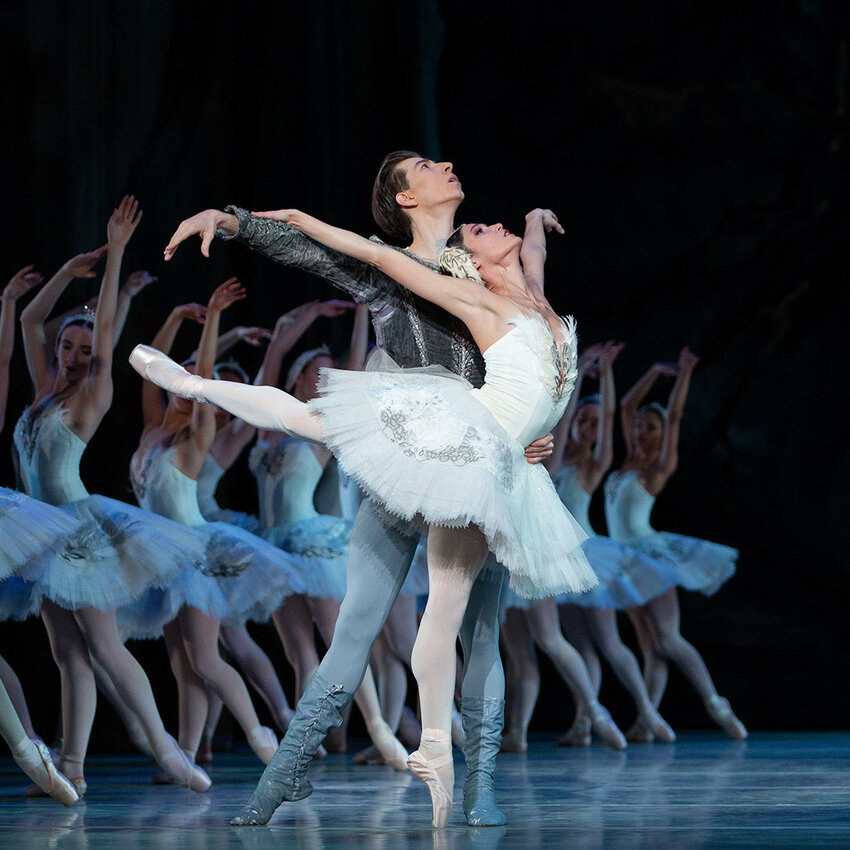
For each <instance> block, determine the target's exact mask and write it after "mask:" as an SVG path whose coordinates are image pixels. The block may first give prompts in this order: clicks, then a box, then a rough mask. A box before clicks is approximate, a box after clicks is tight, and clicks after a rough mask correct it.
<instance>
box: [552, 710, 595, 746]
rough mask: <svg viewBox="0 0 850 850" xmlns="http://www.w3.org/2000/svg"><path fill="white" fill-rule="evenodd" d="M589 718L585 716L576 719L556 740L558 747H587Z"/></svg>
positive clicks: (588, 743)
mask: <svg viewBox="0 0 850 850" xmlns="http://www.w3.org/2000/svg"><path fill="white" fill-rule="evenodd" d="M590 727H591V722H590V718H589V717H588V716H587V715H582V716H580V717H577V718H576V719H575V721H574V722H573V725H572V726H571V727H570V728H569V729H568V730H567V731H566V732H564V734H563V735H561V737H560V738H558V740H557V742H556V743H557V744H558V746H559V747H589V746H590Z"/></svg>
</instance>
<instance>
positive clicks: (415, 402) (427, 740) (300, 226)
mask: <svg viewBox="0 0 850 850" xmlns="http://www.w3.org/2000/svg"><path fill="white" fill-rule="evenodd" d="M270 215H272V216H273V217H276V218H279V219H280V220H282V221H285V222H287V223H289V224H290V226H292V227H294V228H295V229H297V230H301V231H302V232H304V233H306V234H307V235H308V236H310V237H311V238H313V239H316V240H317V241H319V242H321V243H322V244H324V245H326V246H327V247H329V248H331V249H333V250H336V251H339V252H340V253H343V254H346V255H348V256H353V257H355V258H357V259H359V260H361V261H362V262H366V263H368V264H370V265H374V266H375V267H377V268H380V269H381V270H383V271H384V272H385V273H386V274H388V275H389V276H391V277H392V278H394V279H395V280H398V281H399V283H401V284H402V285H404V286H405V287H406V288H409V289H411V290H413V291H414V292H416V293H417V294H418V295H420V296H421V297H426V298H428V299H430V300H432V301H433V302H434V303H436V304H437V305H439V306H441V307H443V308H444V309H446V310H447V311H448V312H450V313H452V314H453V315H455V316H457V318H459V319H461V320H462V321H463V322H464V323H465V324H466V325H467V327H468V328H469V330H470V333H471V334H472V337H473V339H474V340H475V341H476V344H477V345H478V347H479V349H480V351H481V352H482V354H483V356H484V359H485V363H486V367H487V378H486V380H485V383H484V385H483V386H482V387H481V388H480V389H473V388H472V386H471V385H470V384H469V383H468V382H467V381H465V380H463V379H460V378H458V376H455V375H452V374H451V373H449V372H447V371H445V370H434V369H426V370H422V371H413V370H409V369H408V370H399V369H398V368H395V369H390V370H388V371H367V372H360V373H350V372H340V371H337V370H329V371H327V372H325V373H324V375H323V382H322V394H321V397H320V398H319V399H315V400H313V401H312V402H311V403H310V404H309V405H306V404H303V403H302V402H299V401H298V400H296V399H294V398H292V397H291V396H288V395H286V394H284V393H280V392H279V391H274V390H272V392H271V393H268V392H264V393H257V392H256V388H249V387H239V386H236V387H228V388H227V390H226V391H225V392H221V389H216V386H215V382H210V381H203V380H202V379H199V378H198V377H197V376H191V375H189V374H188V373H186V372H185V370H183V369H181V367H179V366H177V364H175V363H173V361H170V360H169V359H168V358H165V357H163V356H162V355H160V354H159V353H158V352H155V351H153V350H151V349H149V348H146V347H144V346H141V347H137V348H136V349H135V351H134V354H133V355H132V356H131V362H134V365H136V367H137V368H138V369H139V370H140V371H141V372H142V373H143V374H145V375H146V376H147V377H149V378H150V379H152V380H154V381H155V382H157V383H160V384H161V385H165V386H167V387H169V388H170V389H171V390H172V391H174V390H177V391H178V392H179V393H183V394H186V395H189V396H191V397H193V398H196V399H202V400H205V401H212V402H213V403H216V404H219V405H221V406H225V407H227V408H228V409H230V410H232V411H233V412H234V413H235V414H236V415H239V416H241V417H242V418H244V419H246V421H249V422H253V423H254V424H256V425H257V426H258V427H267V428H276V429H280V430H285V431H287V432H288V433H291V434H293V435H295V436H298V437H300V438H303V439H309V440H313V441H318V442H325V443H326V444H328V445H329V447H331V448H332V450H333V451H334V454H335V455H336V456H337V458H338V460H339V462H340V465H341V466H342V468H343V470H344V471H345V472H346V473H347V474H349V475H351V476H352V477H353V478H355V479H356V480H357V481H358V482H359V483H360V484H361V486H363V488H364V490H366V492H367V493H369V495H370V496H372V498H373V499H376V500H379V501H380V502H381V503H382V504H384V505H385V506H386V508H387V509H388V510H389V511H390V512H391V513H395V514H398V515H399V516H401V517H402V518H405V519H408V520H409V519H412V518H413V517H414V516H420V515H421V516H422V517H423V518H424V520H425V521H426V522H428V523H429V524H430V529H429V537H428V570H429V598H428V604H427V607H426V609H425V614H424V616H423V619H422V623H421V625H420V629H419V635H418V637H417V640H416V646H415V647H414V652H413V666H414V673H415V675H416V677H417V680H418V683H419V693H420V700H421V704H422V718H423V733H422V740H421V743H420V748H419V750H417V751H416V752H414V753H413V754H412V755H411V756H410V758H409V759H408V765H409V766H410V768H411V770H412V772H413V773H414V774H415V775H417V776H418V777H419V778H421V779H422V780H423V781H424V782H425V783H426V785H427V787H428V790H429V792H430V795H431V803H432V821H433V823H434V825H435V826H445V825H446V823H447V821H448V816H449V814H450V812H451V807H452V792H453V785H454V782H453V776H454V768H453V762H452V756H451V733H450V726H451V705H452V696H453V692H454V679H455V676H454V664H453V661H454V657H455V642H456V640H457V636H458V632H459V629H460V626H461V620H462V618H463V613H464V611H465V609H466V604H467V601H468V599H469V593H470V589H471V586H472V582H473V581H474V579H475V577H476V575H477V574H478V572H479V571H480V569H481V567H482V565H483V563H484V560H485V558H486V555H487V550H488V548H489V549H491V550H492V551H493V553H494V554H495V555H496V557H497V558H498V559H499V561H500V562H501V563H502V564H503V565H504V566H505V567H506V568H507V570H508V571H509V572H510V576H511V578H510V582H511V587H512V588H513V589H514V590H515V591H517V592H518V593H520V594H521V595H523V596H528V597H535V596H536V597H541V598H542V597H545V596H549V595H553V594H556V593H561V592H565V591H581V590H583V589H586V588H589V587H592V586H593V585H594V584H595V583H596V577H595V575H594V574H593V572H592V570H591V569H590V566H589V564H588V563H587V560H586V558H585V557H584V554H583V553H582V551H581V546H580V544H581V542H582V541H583V540H584V539H585V537H586V535H585V534H584V532H583V531H582V530H581V528H580V527H579V526H578V524H577V523H576V522H575V521H574V520H573V519H572V517H571V516H570V515H569V513H568V512H567V510H566V509H565V508H564V506H563V505H562V503H561V501H560V499H558V497H557V494H556V493H555V490H554V488H553V487H552V483H551V480H550V478H549V476H548V474H547V473H546V471H545V470H544V469H540V468H538V467H535V466H531V465H529V464H527V463H526V460H525V455H524V449H523V446H525V445H527V444H528V443H529V442H530V441H531V440H532V439H535V438H539V437H540V436H541V435H544V434H546V433H548V431H549V429H550V428H551V427H552V426H554V425H555V424H556V422H557V421H558V420H559V419H560V417H561V416H562V414H563V412H564V408H565V407H566V404H567V401H568V398H569V395H570V392H571V390H572V387H573V384H574V382H575V376H576V359H577V358H576V342H575V330H574V326H573V323H572V321H571V320H569V321H565V320H564V319H561V318H560V317H558V316H557V315H556V314H555V313H554V311H553V310H552V308H551V307H550V306H549V304H548V302H547V301H546V299H545V296H544V294H543V265H544V261H545V236H544V233H545V231H544V227H545V226H547V223H548V221H549V220H550V219H551V213H550V212H549V211H544V210H537V211H535V212H534V213H531V214H529V216H528V217H527V228H526V240H525V242H524V241H523V239H521V238H520V237H517V236H514V235H513V234H511V233H510V232H509V231H507V230H506V229H505V228H503V227H502V225H500V224H498V225H491V226H489V227H487V226H484V225H479V224H473V225H464V226H462V227H461V228H458V230H457V232H456V233H454V234H452V237H451V238H450V239H449V241H448V243H447V245H446V248H445V249H444V250H443V251H442V253H441V261H442V262H443V264H444V265H445V266H446V268H448V269H449V270H450V271H451V272H453V273H454V274H455V275H456V277H455V279H454V280H451V281H449V279H448V278H446V277H445V276H444V275H441V274H439V273H437V272H434V271H433V270H431V269H429V268H427V267H426V266H424V265H422V264H421V263H419V262H417V261H416V260H414V259H413V258H410V257H407V256H405V254H403V253H401V252H398V251H395V250H393V249H391V248H389V247H388V246H385V245H380V244H377V243H375V242H372V241H370V240H367V239H363V238H362V237H359V236H357V235H356V234H353V233H349V232H347V231H344V230H340V229H338V228H334V227H332V226H330V225H327V224H324V223H323V222H320V221H318V220H317V219H314V218H312V217H310V216H307V215H305V214H303V213H300V212H298V211H294V210H282V211H279V212H277V213H272V214H270ZM529 375H531V376H532V380H529ZM447 461H449V462H447Z"/></svg>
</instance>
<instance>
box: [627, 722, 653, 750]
mask: <svg viewBox="0 0 850 850" xmlns="http://www.w3.org/2000/svg"><path fill="white" fill-rule="evenodd" d="M626 740H627V741H628V742H629V743H630V744H651V743H652V742H653V741H654V740H655V733H654V732H653V731H652V729H650V728H649V726H647V725H646V723H644V721H643V718H641V717H638V719H637V720H635V722H634V723H633V724H632V727H631V729H629V731H628V732H626Z"/></svg>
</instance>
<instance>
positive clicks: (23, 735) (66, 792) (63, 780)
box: [0, 265, 79, 806]
mask: <svg viewBox="0 0 850 850" xmlns="http://www.w3.org/2000/svg"><path fill="white" fill-rule="evenodd" d="M43 280H44V277H43V275H41V274H40V273H39V272H36V271H33V266H31V265H29V266H24V268H22V269H21V270H20V271H19V272H18V273H17V274H16V275H15V276H14V277H13V278H12V279H11V280H10V281H9V282H8V283H7V284H6V286H5V287H3V291H2V293H0V432H2V431H3V426H4V425H5V422H6V402H7V400H8V398H9V365H10V362H11V359H12V350H13V348H14V340H15V306H16V303H17V301H18V299H19V298H20V297H21V296H22V295H25V294H26V293H27V292H28V291H29V290H31V289H32V288H33V287H36V286H38V285H39V284H40V283H41V282H42V281H43ZM78 528H79V523H78V522H76V521H75V520H73V519H72V518H71V517H69V516H67V514H65V513H64V512H62V511H60V510H59V509H57V508H54V507H52V506H51V505H45V504H44V503H43V502H39V501H37V500H35V499H31V498H29V497H28V496H26V495H24V494H23V493H18V492H16V491H15V490H8V489H7V488H5V487H0V537H2V540H3V549H2V551H0V596H4V595H3V590H2V588H3V587H4V586H5V585H7V583H9V582H10V580H13V577H14V574H15V572H16V571H17V570H19V569H20V568H21V567H23V566H25V565H26V564H27V563H29V562H30V561H33V560H39V559H42V558H51V557H52V558H58V557H61V554H60V553H61V552H62V550H63V547H64V541H65V539H67V538H68V537H70V536H71V535H72V534H73V533H75V532H76V531H77V530H78ZM14 581H15V583H16V584H17V585H20V586H21V587H22V589H23V593H20V594H18V593H14V594H9V596H10V597H12V598H16V599H18V600H20V601H21V603H23V600H24V599H28V600H29V601H28V604H25V605H24V604H21V605H18V606H14V607H13V608H12V609H10V610H6V606H5V605H3V608H4V611H3V614H4V615H5V616H4V619H6V618H8V617H11V616H16V617H17V618H18V619H23V618H25V617H26V616H29V615H30V614H35V613H37V612H38V607H39V604H40V600H39V597H38V594H37V593H33V586H32V585H31V584H30V583H28V582H23V581H22V580H19V579H14ZM4 600H5V596H4ZM15 608H17V609H18V610H15ZM0 735H2V736H3V740H4V741H6V743H7V744H8V746H9V750H10V751H11V753H12V758H13V759H14V760H15V763H16V764H17V765H18V767H20V768H21V770H22V771H23V772H24V773H25V774H26V775H27V776H28V777H29V778H30V779H31V780H32V781H33V782H34V783H35V784H36V787H38V788H39V789H40V790H41V791H42V792H44V793H45V794H49V795H50V796H51V797H53V798H54V799H56V800H58V801H59V802H60V803H63V804H64V805H66V806H72V805H73V804H74V803H76V802H77V800H78V799H79V795H78V794H77V789H76V788H75V787H74V784H73V783H72V782H71V781H70V780H69V779H68V778H67V777H66V776H65V775H64V774H62V773H60V772H59V770H58V769H57V768H56V765H55V764H54V763H53V758H52V756H51V753H50V750H49V749H48V748H47V746H46V745H45V743H44V742H43V741H42V740H41V738H39V737H38V736H37V735H36V734H35V730H34V729H33V728H32V720H31V719H30V714H29V709H28V707H27V702H26V698H25V697H24V692H23V689H22V688H21V684H20V681H19V680H18V677H17V675H15V672H14V670H12V668H11V667H10V666H9V665H8V664H7V663H6V660H5V659H3V658H0Z"/></svg>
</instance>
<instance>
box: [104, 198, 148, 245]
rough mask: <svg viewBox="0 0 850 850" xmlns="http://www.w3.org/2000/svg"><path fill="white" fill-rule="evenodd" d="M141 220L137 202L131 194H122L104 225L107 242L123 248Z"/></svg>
mask: <svg viewBox="0 0 850 850" xmlns="http://www.w3.org/2000/svg"><path fill="white" fill-rule="evenodd" d="M141 220H142V211H141V210H140V209H139V202H138V201H137V200H136V199H135V198H134V197H133V196H132V195H124V197H123V198H122V199H121V203H120V204H118V207H117V208H116V209H115V210H113V212H112V215H111V216H110V217H109V223H108V224H107V225H106V236H107V240H108V243H109V244H110V245H116V246H118V247H120V248H123V247H124V246H125V245H126V244H127V243H128V242H129V241H130V237H131V236H132V235H133V233H134V232H135V230H136V228H137V227H138V226H139V222H140V221H141Z"/></svg>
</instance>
